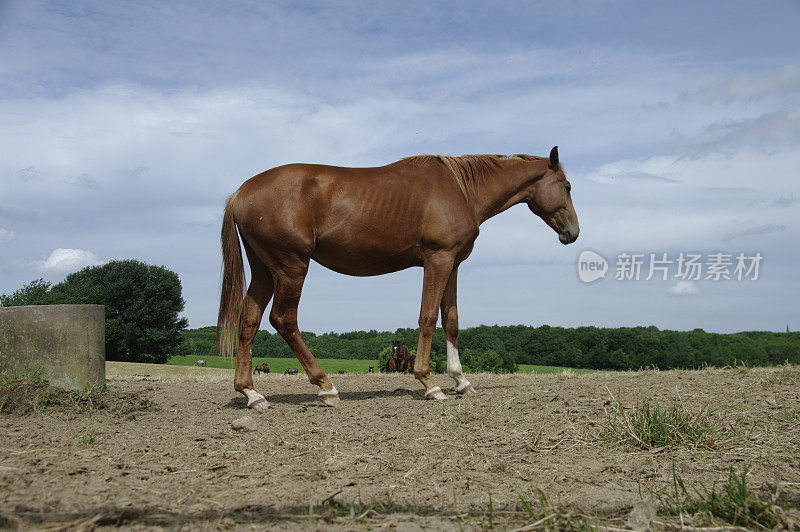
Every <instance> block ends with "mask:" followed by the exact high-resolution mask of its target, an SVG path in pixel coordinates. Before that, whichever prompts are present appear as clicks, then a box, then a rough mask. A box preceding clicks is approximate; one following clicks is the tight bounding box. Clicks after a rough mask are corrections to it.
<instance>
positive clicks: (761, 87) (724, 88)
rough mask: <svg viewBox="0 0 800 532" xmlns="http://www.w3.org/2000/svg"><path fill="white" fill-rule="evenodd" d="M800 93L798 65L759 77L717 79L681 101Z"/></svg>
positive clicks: (687, 94) (707, 100)
mask: <svg viewBox="0 0 800 532" xmlns="http://www.w3.org/2000/svg"><path fill="white" fill-rule="evenodd" d="M794 92H800V65H798V64H794V65H786V66H784V67H783V68H781V69H780V70H773V71H770V72H766V73H763V74H760V75H755V76H753V75H746V76H733V77H729V78H725V79H719V80H717V81H715V82H713V83H710V84H708V85H706V86H705V87H703V88H702V89H700V90H698V91H696V92H691V93H684V94H683V95H682V96H681V99H682V100H697V101H700V102H704V103H711V102H717V101H720V100H721V101H731V100H741V99H751V98H763V97H766V96H773V95H781V94H790V93H794Z"/></svg>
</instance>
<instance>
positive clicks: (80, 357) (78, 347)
mask: <svg viewBox="0 0 800 532" xmlns="http://www.w3.org/2000/svg"><path fill="white" fill-rule="evenodd" d="M105 330H106V325H105V307H103V305H31V306H22V307H0V370H10V371H14V372H18V373H34V372H40V373H41V375H42V376H43V377H44V378H46V379H48V380H50V381H51V382H54V383H57V384H62V385H63V386H66V387H67V388H71V389H73V390H79V389H83V388H85V387H87V386H97V385H101V384H103V383H105V379H106V365H105V363H106V341H105V340H106V339H105V335H106V332H105Z"/></svg>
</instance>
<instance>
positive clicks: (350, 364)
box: [167, 355, 596, 373]
mask: <svg viewBox="0 0 800 532" xmlns="http://www.w3.org/2000/svg"><path fill="white" fill-rule="evenodd" d="M199 359H203V360H205V361H206V365H207V367H209V368H228V369H230V368H233V362H232V360H231V359H228V358H225V357H219V356H197V355H181V356H173V357H170V359H169V361H168V362H167V364H173V365H175V366H191V365H193V364H194V363H195V361H197V360H199ZM264 362H266V363H267V364H268V365H269V369H270V371H271V372H272V373H283V372H284V371H285V370H286V368H297V369H299V370H300V371H303V368H302V366H300V362H298V361H297V359H295V358H266V357H253V366H256V365H257V364H263V363H264ZM317 362H319V365H320V366H322V369H324V370H325V372H326V373H337V372H339V371H346V372H347V373H366V372H367V370H368V369H369V366H375V371H378V361H377V360H357V359H344V358H318V359H317ZM518 368H519V373H561V372H562V371H564V370H565V369H570V370H571V371H573V372H575V373H592V372H594V371H596V370H593V369H575V368H562V367H558V366H536V365H532V364H519V365H518Z"/></svg>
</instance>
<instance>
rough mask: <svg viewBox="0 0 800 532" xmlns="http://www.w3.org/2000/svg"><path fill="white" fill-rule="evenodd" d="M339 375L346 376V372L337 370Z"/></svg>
mask: <svg viewBox="0 0 800 532" xmlns="http://www.w3.org/2000/svg"><path fill="white" fill-rule="evenodd" d="M339 375H347V372H346V371H345V370H343V369H340V370H339Z"/></svg>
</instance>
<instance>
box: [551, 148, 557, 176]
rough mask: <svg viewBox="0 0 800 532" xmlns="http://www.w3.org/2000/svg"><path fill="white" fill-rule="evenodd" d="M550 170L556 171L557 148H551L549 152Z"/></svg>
mask: <svg viewBox="0 0 800 532" xmlns="http://www.w3.org/2000/svg"><path fill="white" fill-rule="evenodd" d="M550 169H551V170H558V146H553V149H552V150H550Z"/></svg>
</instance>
